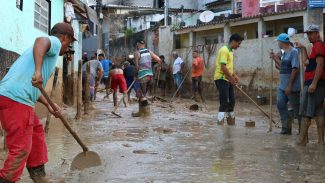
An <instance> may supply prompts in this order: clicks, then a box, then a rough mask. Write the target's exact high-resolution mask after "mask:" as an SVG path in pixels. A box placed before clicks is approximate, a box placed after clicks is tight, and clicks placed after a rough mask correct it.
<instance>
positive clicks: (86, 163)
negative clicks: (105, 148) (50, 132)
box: [39, 87, 102, 170]
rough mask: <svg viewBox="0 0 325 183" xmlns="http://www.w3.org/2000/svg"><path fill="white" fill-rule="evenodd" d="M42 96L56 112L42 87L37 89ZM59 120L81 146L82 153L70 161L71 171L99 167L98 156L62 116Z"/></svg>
mask: <svg viewBox="0 0 325 183" xmlns="http://www.w3.org/2000/svg"><path fill="white" fill-rule="evenodd" d="M39 89H40V91H41V93H42V95H43V96H44V97H45V98H46V100H47V102H48V103H49V104H50V106H51V107H52V109H53V110H54V111H57V108H56V106H55V105H54V103H53V102H52V101H51V99H50V98H49V96H48V95H47V93H46V92H45V90H44V88H43V87H40V88H39ZM59 118H60V120H61V121H62V123H63V125H64V126H65V128H66V129H67V130H68V131H69V132H70V134H71V135H72V136H73V137H74V139H75V140H76V141H77V142H78V144H79V145H80V146H81V148H82V150H83V152H81V153H79V154H78V155H77V156H76V157H75V158H74V159H73V161H72V163H71V167H70V169H71V170H76V169H77V170H82V169H84V168H90V167H94V166H99V165H101V164H102V163H101V160H100V157H99V155H98V154H97V153H96V152H93V151H89V150H88V147H87V146H86V145H85V144H84V143H83V142H82V141H81V139H80V138H79V136H78V135H77V134H76V132H74V131H73V130H72V128H71V127H70V125H69V124H68V121H67V120H66V119H65V118H64V117H63V116H62V114H60V115H59Z"/></svg>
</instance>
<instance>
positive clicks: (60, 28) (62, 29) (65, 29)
mask: <svg viewBox="0 0 325 183" xmlns="http://www.w3.org/2000/svg"><path fill="white" fill-rule="evenodd" d="M55 34H62V35H68V36H70V37H71V38H72V40H73V41H78V40H77V38H76V37H75V34H74V31H73V28H72V26H71V25H70V24H68V23H57V24H55V25H54V26H53V28H52V29H51V35H55Z"/></svg>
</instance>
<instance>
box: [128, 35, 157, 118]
mask: <svg viewBox="0 0 325 183" xmlns="http://www.w3.org/2000/svg"><path fill="white" fill-rule="evenodd" d="M136 45H137V48H138V51H137V52H135V53H134V64H135V73H134V74H135V77H136V78H137V80H138V82H139V84H140V88H139V90H140V91H139V92H138V94H139V112H136V113H132V116H133V117H140V116H147V115H150V107H149V103H148V100H147V98H146V96H147V89H148V88H149V87H151V86H152V84H153V83H152V82H153V72H152V60H154V61H156V62H158V63H159V64H160V63H161V60H160V58H159V57H158V56H157V55H156V54H154V53H153V52H151V51H150V50H148V49H147V48H145V42H144V40H142V39H139V40H138V41H137V43H136Z"/></svg>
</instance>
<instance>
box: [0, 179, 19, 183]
mask: <svg viewBox="0 0 325 183" xmlns="http://www.w3.org/2000/svg"><path fill="white" fill-rule="evenodd" d="M0 183H15V182H11V181H9V180H6V179H3V178H0Z"/></svg>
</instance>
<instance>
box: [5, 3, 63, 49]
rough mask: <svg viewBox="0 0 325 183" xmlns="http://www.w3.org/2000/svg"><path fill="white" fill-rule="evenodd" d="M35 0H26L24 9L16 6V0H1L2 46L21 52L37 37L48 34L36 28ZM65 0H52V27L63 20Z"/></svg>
mask: <svg viewBox="0 0 325 183" xmlns="http://www.w3.org/2000/svg"><path fill="white" fill-rule="evenodd" d="M34 3H35V1H34V0H24V1H23V10H22V11H21V10H19V9H18V8H16V1H7V0H0V4H1V11H0V17H1V24H0V30H1V37H0V47H1V48H4V49H7V50H10V51H13V52H16V53H18V54H21V53H22V52H23V51H25V49H27V48H28V47H30V46H31V45H32V44H33V43H34V41H35V38H36V37H38V36H44V35H47V34H46V33H44V32H42V31H40V30H39V29H36V28H34V8H35V5H34ZM63 4H64V1H63V0H55V1H51V12H52V14H51V27H52V26H53V25H54V24H55V23H57V22H62V21H63V14H64V13H63Z"/></svg>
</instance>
